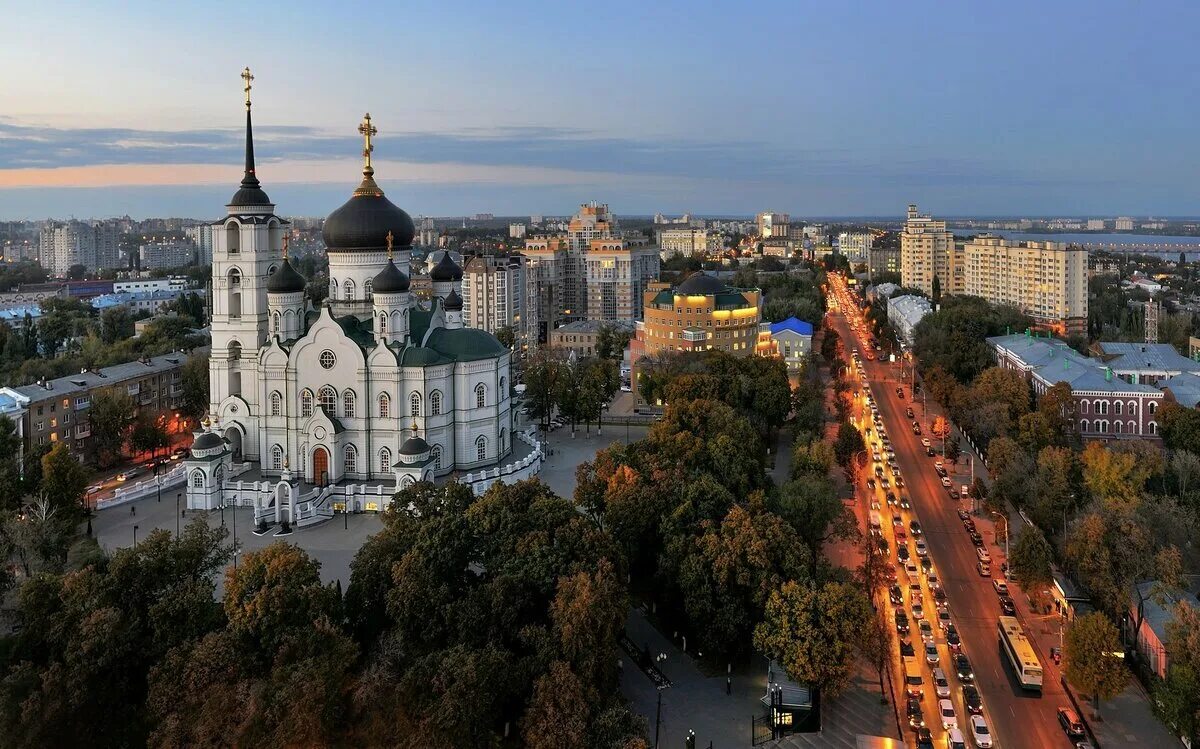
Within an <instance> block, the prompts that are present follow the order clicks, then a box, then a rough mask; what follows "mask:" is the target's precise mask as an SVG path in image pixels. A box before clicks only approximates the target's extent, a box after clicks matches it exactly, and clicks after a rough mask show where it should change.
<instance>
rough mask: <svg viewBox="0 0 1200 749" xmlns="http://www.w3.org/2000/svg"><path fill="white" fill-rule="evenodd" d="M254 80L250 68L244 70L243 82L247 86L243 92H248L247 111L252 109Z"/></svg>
mask: <svg viewBox="0 0 1200 749" xmlns="http://www.w3.org/2000/svg"><path fill="white" fill-rule="evenodd" d="M253 80H254V76H253V75H251V74H250V68H249V67H247V68H245V69H244V70H242V81H243V82H245V84H246V85H245V86H244V87H243V88H242V90H243V91H245V92H246V109H249V108H250V82H251V81H253Z"/></svg>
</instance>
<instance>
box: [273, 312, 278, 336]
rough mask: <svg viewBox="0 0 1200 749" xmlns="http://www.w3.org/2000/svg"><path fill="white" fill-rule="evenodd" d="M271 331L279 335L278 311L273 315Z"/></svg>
mask: <svg viewBox="0 0 1200 749" xmlns="http://www.w3.org/2000/svg"><path fill="white" fill-rule="evenodd" d="M271 332H272V333H273V334H274V335H279V313H278V312H276V313H275V314H274V315H272V316H271Z"/></svg>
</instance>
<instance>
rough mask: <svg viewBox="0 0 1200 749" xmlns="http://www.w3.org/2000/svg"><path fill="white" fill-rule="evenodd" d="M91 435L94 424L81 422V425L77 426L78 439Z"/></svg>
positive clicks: (76, 434) (76, 435)
mask: <svg viewBox="0 0 1200 749" xmlns="http://www.w3.org/2000/svg"><path fill="white" fill-rule="evenodd" d="M91 435H92V425H91V424H80V425H79V426H76V427H75V439H77V440H78V439H83V438H84V437H90V436H91Z"/></svg>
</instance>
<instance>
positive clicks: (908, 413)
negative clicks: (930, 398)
mask: <svg viewBox="0 0 1200 749" xmlns="http://www.w3.org/2000/svg"><path fill="white" fill-rule="evenodd" d="M904 415H905V416H907V417H908V418H910V419H911V418H912V417H913V410H912V406H909V407H908V408H906V409H904Z"/></svg>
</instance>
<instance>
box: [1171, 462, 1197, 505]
mask: <svg viewBox="0 0 1200 749" xmlns="http://www.w3.org/2000/svg"><path fill="white" fill-rule="evenodd" d="M1171 470H1172V471H1174V472H1175V478H1176V479H1177V480H1178V481H1179V497H1180V498H1181V499H1182V498H1183V497H1186V496H1187V492H1188V485H1189V484H1191V483H1192V479H1194V478H1196V477H1197V476H1200V456H1198V455H1196V453H1193V452H1188V451H1187V450H1177V451H1175V454H1174V455H1172V456H1171Z"/></svg>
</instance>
